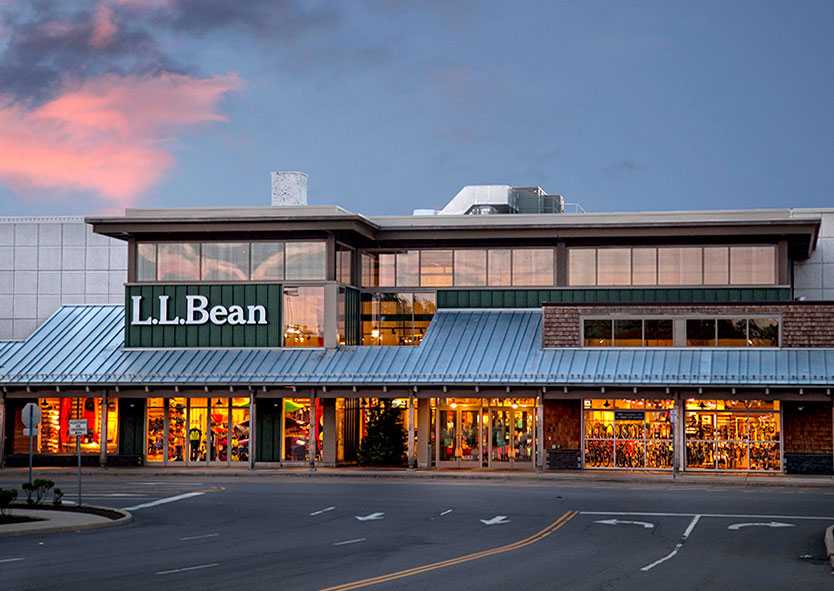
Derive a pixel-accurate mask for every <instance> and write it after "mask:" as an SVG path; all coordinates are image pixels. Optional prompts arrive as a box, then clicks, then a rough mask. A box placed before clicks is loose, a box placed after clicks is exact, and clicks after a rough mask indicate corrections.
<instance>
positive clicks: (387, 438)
mask: <svg viewBox="0 0 834 591" xmlns="http://www.w3.org/2000/svg"><path fill="white" fill-rule="evenodd" d="M405 440H406V434H405V428H404V427H403V420H402V416H401V414H400V410H399V409H397V408H394V406H393V404H392V403H391V401H390V400H384V401H382V402H381V403H380V405H379V406H377V407H375V408H372V409H371V412H370V417H369V418H368V435H367V436H366V437H365V438H364V439H363V440H362V443H361V444H360V446H359V449H358V450H357V456H358V458H359V463H360V464H362V465H363V466H364V465H372V466H402V465H403V462H404V456H405V451H406V445H405Z"/></svg>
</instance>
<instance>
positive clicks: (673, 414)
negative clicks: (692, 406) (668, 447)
mask: <svg viewBox="0 0 834 591" xmlns="http://www.w3.org/2000/svg"><path fill="white" fill-rule="evenodd" d="M669 418H670V420H671V423H672V480H676V479H677V477H678V446H677V443H678V440H677V430H678V429H677V426H678V409H677V408H673V409H672V410H671V411H670V412H669Z"/></svg>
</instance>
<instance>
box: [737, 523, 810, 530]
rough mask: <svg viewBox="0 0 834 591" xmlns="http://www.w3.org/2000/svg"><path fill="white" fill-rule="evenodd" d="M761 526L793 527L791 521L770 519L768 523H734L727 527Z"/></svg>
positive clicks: (738, 528)
mask: <svg viewBox="0 0 834 591" xmlns="http://www.w3.org/2000/svg"><path fill="white" fill-rule="evenodd" d="M751 526H761V527H794V524H793V523H780V522H778V521H771V522H770V523H734V524H732V525H728V526H727V529H732V530H736V531H738V530H740V529H741V528H742V527H751Z"/></svg>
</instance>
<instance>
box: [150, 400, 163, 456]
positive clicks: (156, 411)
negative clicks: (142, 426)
mask: <svg viewBox="0 0 834 591" xmlns="http://www.w3.org/2000/svg"><path fill="white" fill-rule="evenodd" d="M145 453H146V454H147V456H146V459H147V461H148V462H161V461H163V460H164V459H165V399H164V398H148V448H147V450H146V452H145Z"/></svg>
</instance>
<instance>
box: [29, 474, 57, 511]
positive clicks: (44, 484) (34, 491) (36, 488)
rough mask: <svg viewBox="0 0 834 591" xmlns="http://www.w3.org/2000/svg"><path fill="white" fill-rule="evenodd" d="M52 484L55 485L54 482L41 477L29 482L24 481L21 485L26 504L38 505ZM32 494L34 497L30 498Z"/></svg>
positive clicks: (43, 499)
mask: <svg viewBox="0 0 834 591" xmlns="http://www.w3.org/2000/svg"><path fill="white" fill-rule="evenodd" d="M53 486H55V483H54V482H52V481H51V480H44V479H42V478H37V479H35V481H34V482H32V483H31V484H30V483H28V482H24V483H23V484H22V485H21V487H22V488H23V490H24V491H26V504H27V505H40V504H41V503H43V502H44V501H45V500H46V496H47V495H48V494H49V491H50V489H52V487H53ZM33 495H34V497H35V498H32V496H33Z"/></svg>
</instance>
